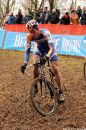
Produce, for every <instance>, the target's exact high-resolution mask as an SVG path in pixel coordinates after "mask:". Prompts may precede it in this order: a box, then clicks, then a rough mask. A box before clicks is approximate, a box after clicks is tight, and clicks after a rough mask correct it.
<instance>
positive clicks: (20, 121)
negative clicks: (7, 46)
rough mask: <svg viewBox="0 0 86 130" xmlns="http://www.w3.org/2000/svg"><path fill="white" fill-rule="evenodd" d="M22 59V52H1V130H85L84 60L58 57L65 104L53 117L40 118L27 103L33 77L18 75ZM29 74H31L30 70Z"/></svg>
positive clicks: (85, 92) (85, 90)
mask: <svg viewBox="0 0 86 130" xmlns="http://www.w3.org/2000/svg"><path fill="white" fill-rule="evenodd" d="M23 55H24V52H19V51H7V50H0V130H70V129H71V130H77V128H79V129H80V130H81V129H82V128H83V130H84V129H86V79H84V76H83V63H84V62H85V60H84V58H80V57H73V56H58V57H59V69H60V71H61V74H62V84H63V87H64V95H65V99H66V101H65V103H64V105H59V106H57V111H56V112H55V113H54V114H53V115H50V116H47V117H42V116H41V115H39V114H38V113H37V112H36V111H35V110H34V108H33V106H32V103H31V99H30V89H31V83H32V81H33V76H27V75H26V74H24V75H23V74H21V72H20V66H21V64H22V63H23V58H24V56H23ZM31 62H32V56H31ZM29 71H30V73H33V68H30V70H29ZM67 128H69V129H67Z"/></svg>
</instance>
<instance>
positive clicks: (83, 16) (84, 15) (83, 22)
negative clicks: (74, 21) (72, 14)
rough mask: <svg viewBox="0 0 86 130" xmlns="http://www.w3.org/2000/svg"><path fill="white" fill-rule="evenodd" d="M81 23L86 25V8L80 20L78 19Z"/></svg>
mask: <svg viewBox="0 0 86 130" xmlns="http://www.w3.org/2000/svg"><path fill="white" fill-rule="evenodd" d="M80 23H81V25H86V10H85V11H84V13H83V15H82V17H81V20H80Z"/></svg>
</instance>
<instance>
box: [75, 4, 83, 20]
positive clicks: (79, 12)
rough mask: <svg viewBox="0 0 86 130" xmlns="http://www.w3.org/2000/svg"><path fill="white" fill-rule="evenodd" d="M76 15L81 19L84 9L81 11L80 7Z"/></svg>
mask: <svg viewBox="0 0 86 130" xmlns="http://www.w3.org/2000/svg"><path fill="white" fill-rule="evenodd" d="M76 13H77V15H78V17H79V19H80V17H81V16H82V9H81V7H80V6H78V8H77V10H76Z"/></svg>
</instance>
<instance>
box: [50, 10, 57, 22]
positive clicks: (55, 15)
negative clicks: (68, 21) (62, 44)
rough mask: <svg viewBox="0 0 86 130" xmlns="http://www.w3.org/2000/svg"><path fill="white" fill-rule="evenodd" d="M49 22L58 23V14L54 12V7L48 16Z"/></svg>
mask: <svg viewBox="0 0 86 130" xmlns="http://www.w3.org/2000/svg"><path fill="white" fill-rule="evenodd" d="M49 22H50V23H51V24H57V23H59V16H58V15H57V14H56V10H55V9H53V10H52V13H51V14H50V16H49Z"/></svg>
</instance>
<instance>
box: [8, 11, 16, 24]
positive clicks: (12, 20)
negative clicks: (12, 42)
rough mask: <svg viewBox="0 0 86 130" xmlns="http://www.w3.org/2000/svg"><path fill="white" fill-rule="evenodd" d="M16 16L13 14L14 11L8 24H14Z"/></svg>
mask: <svg viewBox="0 0 86 130" xmlns="http://www.w3.org/2000/svg"><path fill="white" fill-rule="evenodd" d="M15 20H16V19H15V16H14V15H13V13H11V15H10V16H9V18H8V20H7V21H6V23H7V24H14V23H15V22H16V21H15Z"/></svg>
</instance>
